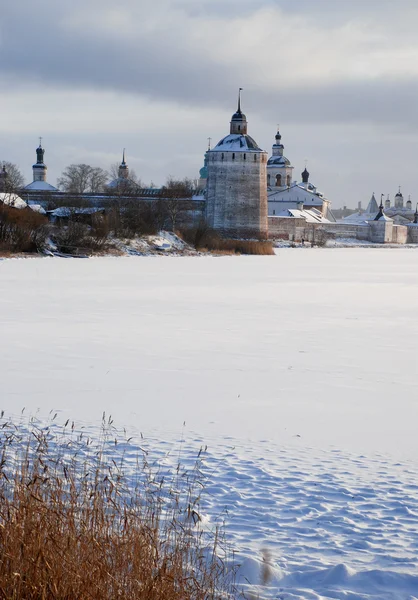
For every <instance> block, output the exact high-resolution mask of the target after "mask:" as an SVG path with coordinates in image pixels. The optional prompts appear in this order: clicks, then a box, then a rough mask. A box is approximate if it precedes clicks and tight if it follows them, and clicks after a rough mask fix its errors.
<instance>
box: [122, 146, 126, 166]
mask: <svg viewBox="0 0 418 600" xmlns="http://www.w3.org/2000/svg"><path fill="white" fill-rule="evenodd" d="M122 164H123V165H126V161H125V148H124V149H123V154H122Z"/></svg>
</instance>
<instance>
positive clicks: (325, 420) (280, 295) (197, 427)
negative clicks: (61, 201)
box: [0, 248, 418, 600]
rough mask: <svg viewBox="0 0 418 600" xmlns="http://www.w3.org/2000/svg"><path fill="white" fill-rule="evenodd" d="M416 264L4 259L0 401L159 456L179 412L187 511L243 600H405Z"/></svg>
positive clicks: (409, 571)
mask: <svg viewBox="0 0 418 600" xmlns="http://www.w3.org/2000/svg"><path fill="white" fill-rule="evenodd" d="M417 260H418V250H417V249H397V250H395V249H393V250H392V249H387V250H382V249H377V250H374V249H362V248H352V249H334V250H327V249H280V250H278V253H277V255H276V256H275V257H239V258H238V257H222V258H213V257H194V258H193V257H181V258H175V257H146V258H137V257H130V258H97V259H86V260H72V259H57V258H52V259H48V258H47V259H33V260H27V259H26V260H3V261H0V306H1V312H0V315H1V316H0V319H1V331H2V341H3V343H2V345H1V354H0V364H1V377H0V394H1V395H0V397H1V398H2V406H1V408H4V409H5V410H6V411H7V412H9V413H18V412H19V411H20V409H21V408H22V407H23V406H26V410H27V411H31V412H34V411H35V410H36V409H37V408H39V409H40V410H41V413H42V414H46V413H47V412H48V411H49V410H50V409H59V410H60V419H62V420H63V419H66V418H67V417H70V418H73V419H76V420H78V421H79V422H80V421H81V422H84V423H95V422H98V420H99V418H100V416H101V414H102V412H103V411H104V410H105V411H106V412H107V413H111V414H112V415H113V417H114V419H115V420H117V422H118V423H119V424H120V425H121V426H123V425H125V426H129V428H130V429H132V430H133V431H136V432H139V431H142V432H143V433H144V435H145V437H146V439H147V440H148V443H149V444H150V447H151V448H152V449H153V452H155V454H156V455H157V456H160V457H162V456H164V454H165V453H166V452H167V451H168V450H170V449H172V448H175V447H176V444H177V445H178V442H176V441H175V440H176V439H177V438H178V436H179V435H180V431H181V429H182V423H183V421H186V430H185V431H186V433H185V437H186V442H185V443H184V444H183V451H182V453H183V454H182V458H183V459H185V460H186V461H187V460H188V459H189V458H190V457H191V456H192V455H194V456H195V455H196V453H197V451H198V449H199V446H200V445H201V444H207V445H208V447H209V449H208V455H207V457H206V458H205V464H206V468H207V483H206V494H204V497H205V498H206V499H205V500H204V503H203V505H202V507H201V510H202V513H203V514H204V516H205V519H206V520H209V521H215V520H216V519H217V518H219V515H223V518H225V520H226V525H227V532H229V534H230V535H231V538H232V540H233V542H234V545H235V546H236V549H237V551H238V553H237V561H238V563H239V564H240V565H241V567H240V570H239V582H240V585H242V586H243V587H244V588H246V589H247V591H251V593H252V594H253V598H257V594H259V597H260V598H276V599H278V598H280V599H286V600H291V599H292V600H296V599H297V600H302V599H304V600H307V599H315V600H324V599H327V600H328V599H331V598H334V599H341V600H342V599H345V600H348V599H349V600H366V599H367V600H395V599H396V600H413V599H414V598H418V575H417V573H418V570H417V567H418V460H417V451H418V436H417V435H416V429H417V423H418V403H417V400H416V399H417V391H418V389H417V388H418V383H417V378H416V346H417V342H416V340H417V334H418V323H417V321H416V319H415V316H414V315H415V310H416V307H417V305H418V271H417V268H416V264H417ZM141 443H143V442H141ZM135 452H136V449H135V446H133V447H132V456H131V458H132V461H134V458H133V456H134V454H135ZM128 459H129V452H128ZM263 548H268V549H269V551H270V559H269V562H270V563H271V564H270V565H269V570H270V580H269V582H268V583H267V584H266V585H264V586H258V584H259V583H260V577H261V575H260V573H261V571H262V567H263V562H262V557H261V551H262V549H263ZM254 586H256V587H254Z"/></svg>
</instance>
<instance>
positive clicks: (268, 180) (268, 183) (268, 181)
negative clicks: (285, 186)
mask: <svg viewBox="0 0 418 600" xmlns="http://www.w3.org/2000/svg"><path fill="white" fill-rule="evenodd" d="M267 185H270V173H269V174H268V175H267Z"/></svg>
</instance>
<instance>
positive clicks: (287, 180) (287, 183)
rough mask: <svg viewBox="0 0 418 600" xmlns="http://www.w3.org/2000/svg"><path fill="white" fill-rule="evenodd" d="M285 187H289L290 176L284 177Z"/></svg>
mask: <svg viewBox="0 0 418 600" xmlns="http://www.w3.org/2000/svg"><path fill="white" fill-rule="evenodd" d="M286 185H287V187H290V175H288V176H287V177H286Z"/></svg>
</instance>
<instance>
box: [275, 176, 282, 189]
mask: <svg viewBox="0 0 418 600" xmlns="http://www.w3.org/2000/svg"><path fill="white" fill-rule="evenodd" d="M276 185H277V187H281V185H282V176H281V175H280V173H279V175H276Z"/></svg>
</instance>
